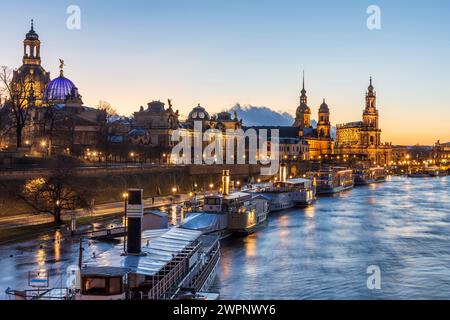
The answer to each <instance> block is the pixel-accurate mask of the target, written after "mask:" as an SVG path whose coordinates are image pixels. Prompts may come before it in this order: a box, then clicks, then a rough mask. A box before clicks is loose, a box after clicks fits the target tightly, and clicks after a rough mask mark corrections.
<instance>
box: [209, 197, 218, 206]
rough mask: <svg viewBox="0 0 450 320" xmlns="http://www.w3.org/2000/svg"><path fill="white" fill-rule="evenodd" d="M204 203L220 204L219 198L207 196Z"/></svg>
mask: <svg viewBox="0 0 450 320" xmlns="http://www.w3.org/2000/svg"><path fill="white" fill-rule="evenodd" d="M206 204H207V205H210V206H215V205H219V204H220V199H219V198H207V199H206Z"/></svg>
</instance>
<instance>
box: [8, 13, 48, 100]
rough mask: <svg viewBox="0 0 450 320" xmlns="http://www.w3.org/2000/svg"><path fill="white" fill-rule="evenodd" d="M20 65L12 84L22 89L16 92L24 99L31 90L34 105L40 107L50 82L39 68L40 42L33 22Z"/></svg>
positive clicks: (26, 36) (26, 38) (46, 73)
mask: <svg viewBox="0 0 450 320" xmlns="http://www.w3.org/2000/svg"><path fill="white" fill-rule="evenodd" d="M22 63H23V64H22V66H21V67H20V68H19V69H17V70H15V71H14V74H13V78H12V82H13V84H14V85H15V86H16V87H22V89H18V91H20V92H23V93H24V94H25V95H26V97H28V96H29V94H30V93H29V91H30V90H31V89H32V88H33V90H34V93H33V94H34V105H35V106H37V107H40V106H42V103H43V95H44V90H45V88H46V87H47V84H48V83H49V82H50V73H49V72H47V71H45V69H44V68H43V67H42V66H41V41H40V40H39V35H38V34H37V33H36V31H35V30H34V21H33V20H31V28H30V31H28V33H27V34H26V35H25V39H24V40H23V58H22ZM24 89H25V90H24Z"/></svg>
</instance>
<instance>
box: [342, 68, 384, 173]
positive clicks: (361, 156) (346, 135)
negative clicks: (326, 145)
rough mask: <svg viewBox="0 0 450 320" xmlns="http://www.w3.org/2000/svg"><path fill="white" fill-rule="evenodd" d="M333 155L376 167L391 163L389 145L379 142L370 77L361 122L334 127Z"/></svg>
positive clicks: (377, 114)
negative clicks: (334, 144) (350, 158)
mask: <svg viewBox="0 0 450 320" xmlns="http://www.w3.org/2000/svg"><path fill="white" fill-rule="evenodd" d="M335 154H337V155H340V156H344V157H345V156H348V157H352V158H356V159H358V160H360V161H366V162H370V163H371V164H377V165H384V164H388V163H389V162H390V161H391V158H392V157H391V156H392V146H391V144H389V143H384V144H383V143H382V142H381V129H380V127H379V113H378V109H377V96H376V92H375V90H374V87H373V85H372V77H370V85H369V87H368V91H367V93H366V107H365V109H364V112H363V119H362V121H356V122H349V123H345V124H339V125H337V127H336V148H335Z"/></svg>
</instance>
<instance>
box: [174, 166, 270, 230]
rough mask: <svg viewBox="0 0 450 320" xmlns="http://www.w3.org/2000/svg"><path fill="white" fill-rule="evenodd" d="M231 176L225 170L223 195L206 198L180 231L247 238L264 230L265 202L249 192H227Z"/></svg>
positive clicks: (265, 217) (266, 201) (262, 198)
mask: <svg viewBox="0 0 450 320" xmlns="http://www.w3.org/2000/svg"><path fill="white" fill-rule="evenodd" d="M229 182H230V173H229V171H228V170H224V172H223V176H222V193H221V194H211V195H208V196H205V198H204V202H203V208H202V210H201V211H199V212H192V213H190V214H189V216H188V217H187V218H186V219H185V221H184V223H183V224H182V225H181V228H184V229H191V230H199V231H202V232H203V233H204V234H213V235H218V236H219V237H220V238H225V237H227V236H230V235H231V234H232V233H238V234H249V233H252V232H254V231H255V230H257V229H258V228H259V227H261V226H263V225H264V224H265V222H266V220H267V214H268V213H269V204H268V200H267V199H266V198H264V197H262V196H259V195H255V194H252V193H250V192H232V193H230V192H229Z"/></svg>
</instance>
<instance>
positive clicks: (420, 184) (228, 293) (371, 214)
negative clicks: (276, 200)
mask: <svg viewBox="0 0 450 320" xmlns="http://www.w3.org/2000/svg"><path fill="white" fill-rule="evenodd" d="M449 189H450V177H442V178H424V179H409V178H406V177H393V178H392V179H390V180H389V181H388V182H386V183H381V184H376V185H370V186H366V187H358V188H355V189H353V190H350V191H346V192H344V193H341V194H339V195H336V196H333V197H322V198H319V200H318V201H317V202H316V203H315V204H314V206H312V207H309V208H306V209H295V210H290V211H285V212H281V213H278V214H272V215H271V216H270V218H269V221H268V225H267V227H265V228H263V229H261V230H259V231H258V232H257V233H255V234H253V235H250V236H248V237H243V238H230V239H227V240H224V241H223V242H222V244H221V245H222V250H221V253H222V256H221V262H220V269H219V273H218V276H217V279H216V282H215V285H214V287H213V290H215V291H218V292H220V295H221V298H223V299H449V298H450V196H449ZM58 238H59V237H58V235H57V234H56V235H55V234H48V235H44V236H41V237H39V238H38V239H34V240H30V241H25V242H21V243H16V244H9V245H4V246H0V289H1V290H2V293H3V291H4V289H5V288H7V287H12V288H15V289H18V288H24V287H26V286H27V280H28V271H33V270H37V269H39V268H40V267H41V268H46V269H47V270H49V272H50V275H51V286H53V287H55V286H58V285H61V284H62V285H64V277H63V276H62V275H64V273H65V269H66V267H67V266H68V265H70V264H76V263H77V261H78V243H77V242H76V241H74V242H72V241H71V240H60V239H58ZM112 245H113V243H99V242H94V241H91V242H89V243H87V242H86V243H85V252H84V254H85V255H92V254H93V253H94V252H95V253H100V252H102V251H104V250H106V249H108V248H109V247H111V246H112ZM370 266H372V267H373V266H375V267H376V268H379V271H380V273H378V272H376V274H375V275H372V273H371V274H368V273H367V269H368V268H369V267H370ZM372 270H373V269H372ZM378 275H379V277H378ZM371 276H372V277H371ZM375 276H376V279H377V280H379V281H377V284H380V286H381V288H380V289H373V290H371V289H369V288H368V285H367V282H368V278H369V277H371V279H372V278H373V277H375ZM0 297H2V298H4V297H5V295H3V294H2V295H0Z"/></svg>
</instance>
